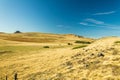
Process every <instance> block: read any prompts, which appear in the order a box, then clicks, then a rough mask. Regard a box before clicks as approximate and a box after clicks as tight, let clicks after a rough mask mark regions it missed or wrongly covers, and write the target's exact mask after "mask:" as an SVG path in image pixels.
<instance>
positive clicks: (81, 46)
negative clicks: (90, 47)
mask: <svg viewBox="0 0 120 80" xmlns="http://www.w3.org/2000/svg"><path fill="white" fill-rule="evenodd" d="M86 46H87V45H80V46H77V47H74V48H72V49H78V48H83V47H86Z"/></svg>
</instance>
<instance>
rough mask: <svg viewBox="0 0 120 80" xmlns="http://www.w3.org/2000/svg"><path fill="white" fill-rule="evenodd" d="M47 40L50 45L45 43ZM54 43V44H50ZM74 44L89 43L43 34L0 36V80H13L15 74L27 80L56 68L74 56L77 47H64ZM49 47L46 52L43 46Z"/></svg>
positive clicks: (70, 37) (64, 36)
mask: <svg viewBox="0 0 120 80" xmlns="http://www.w3.org/2000/svg"><path fill="white" fill-rule="evenodd" d="M46 39H49V40H51V41H48V40H46ZM55 39H56V41H54V40H55ZM76 40H85V41H93V40H92V39H89V38H82V37H81V38H78V37H76V36H74V35H71V34H69V35H57V34H43V33H22V34H4V33H1V34H0V77H2V78H5V75H8V77H9V80H12V79H13V75H14V73H15V72H18V74H19V79H24V78H25V79H26V78H30V77H31V76H29V75H31V74H33V75H36V73H37V72H41V71H45V70H49V69H50V68H54V67H56V66H59V64H60V63H62V62H64V61H65V59H66V58H67V57H69V56H70V55H71V54H73V53H75V52H76V50H72V48H73V47H76V46H77V45H84V44H74V45H67V43H69V42H70V43H73V42H75V41H76ZM46 45H47V46H49V47H50V48H48V49H46V48H43V46H46Z"/></svg>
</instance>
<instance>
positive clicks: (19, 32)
mask: <svg viewBox="0 0 120 80" xmlns="http://www.w3.org/2000/svg"><path fill="white" fill-rule="evenodd" d="M14 33H22V32H20V31H15V32H14Z"/></svg>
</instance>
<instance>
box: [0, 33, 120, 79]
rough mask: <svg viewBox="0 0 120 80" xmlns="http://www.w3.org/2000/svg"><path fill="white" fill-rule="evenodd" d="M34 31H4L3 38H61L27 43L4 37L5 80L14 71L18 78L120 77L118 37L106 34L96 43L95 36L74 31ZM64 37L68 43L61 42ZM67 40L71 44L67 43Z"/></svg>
mask: <svg viewBox="0 0 120 80" xmlns="http://www.w3.org/2000/svg"><path fill="white" fill-rule="evenodd" d="M28 34H29V35H28ZM30 34H31V35H30ZM33 34H36V35H33ZM33 34H32V33H22V34H3V33H2V34H1V35H4V37H6V36H7V37H8V35H11V36H12V37H18V36H23V37H25V38H27V39H28V38H31V37H32V38H35V39H36V38H39V39H41V38H42V37H44V38H48V36H49V38H52V39H53V38H56V39H57V40H58V42H57V41H56V42H55V43H54V42H53V41H51V42H46V41H43V43H41V42H37V43H36V41H35V42H34V39H33V42H28V41H27V39H26V40H25V41H17V40H11V39H12V38H10V39H5V38H3V37H1V39H0V79H1V80H4V79H5V76H6V75H7V76H8V80H12V79H13V76H14V74H15V73H18V79H19V80H119V79H120V72H119V71H120V64H119V62H120V38H119V37H104V38H100V39H97V40H95V41H94V42H93V39H89V38H84V37H78V36H75V35H72V34H67V35H57V34H43V33H33ZM7 37H6V38H7ZM9 37H10V36H9ZM61 37H62V38H61ZM19 38H21V37H19ZM62 39H64V40H65V42H62ZM59 40H60V41H59ZM68 42H70V43H72V44H69V45H68ZM76 42H77V43H76ZM46 46H47V47H46Z"/></svg>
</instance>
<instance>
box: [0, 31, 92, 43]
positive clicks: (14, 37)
mask: <svg viewBox="0 0 120 80" xmlns="http://www.w3.org/2000/svg"><path fill="white" fill-rule="evenodd" d="M0 39H4V40H10V41H20V42H36V43H51V42H54V43H55V42H57V43H58V42H62V43H65V42H74V41H75V40H82V41H90V42H91V41H93V39H90V38H84V37H80V36H76V35H73V34H48V33H17V34H6V33H1V34H0Z"/></svg>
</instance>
